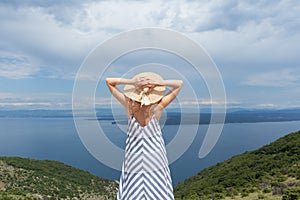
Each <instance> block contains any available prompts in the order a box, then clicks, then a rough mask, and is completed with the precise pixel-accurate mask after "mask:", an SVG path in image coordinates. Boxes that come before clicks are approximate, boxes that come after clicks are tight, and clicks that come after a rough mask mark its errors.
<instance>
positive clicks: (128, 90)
mask: <svg viewBox="0 0 300 200" xmlns="http://www.w3.org/2000/svg"><path fill="white" fill-rule="evenodd" d="M142 77H144V78H149V79H151V80H153V81H158V82H161V81H163V78H162V77H161V76H160V75H158V74H156V73H153V72H143V73H140V74H137V75H136V76H134V77H133V78H132V79H137V78H142ZM165 90H166V87H165V86H156V87H154V88H152V89H151V90H149V88H144V90H142V91H137V90H136V88H135V86H134V85H125V87H124V91H123V93H124V95H125V96H127V97H128V98H130V99H132V100H134V101H138V102H141V105H146V106H147V105H150V104H152V103H155V102H158V101H159V100H161V98H162V97H163V96H164V93H165Z"/></svg>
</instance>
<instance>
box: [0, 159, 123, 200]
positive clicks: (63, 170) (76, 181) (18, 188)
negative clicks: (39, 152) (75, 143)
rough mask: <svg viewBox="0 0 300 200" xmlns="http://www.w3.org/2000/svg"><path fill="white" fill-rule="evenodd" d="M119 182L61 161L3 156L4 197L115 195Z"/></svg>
mask: <svg viewBox="0 0 300 200" xmlns="http://www.w3.org/2000/svg"><path fill="white" fill-rule="evenodd" d="M117 187H118V183H117V182H115V181H110V180H106V179H103V178H99V177H97V176H94V175H92V174H90V173H88V172H86V171H82V170H79V169H76V168H73V167H70V166H68V165H65V164H63V163H61V162H57V161H49V160H32V159H25V158H19V157H0V199H4V200H9V199H18V200H19V199H22V200H23V199H24V200H25V199H26V200H29V199H36V200H39V199H43V200H48V199H49V200H50V199H99V200H102V199H103V200H104V199H105V200H106V199H115V198H116V193H117Z"/></svg>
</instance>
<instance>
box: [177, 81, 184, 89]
mask: <svg viewBox="0 0 300 200" xmlns="http://www.w3.org/2000/svg"><path fill="white" fill-rule="evenodd" d="M182 85H183V81H182V80H178V87H179V88H181V87H182Z"/></svg>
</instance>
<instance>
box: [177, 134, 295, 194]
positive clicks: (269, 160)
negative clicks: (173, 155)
mask: <svg viewBox="0 0 300 200" xmlns="http://www.w3.org/2000/svg"><path fill="white" fill-rule="evenodd" d="M237 177H238V178H237ZM174 192H175V197H176V200H179V199H201V200H202V199H203V200H204V199H205V200H207V199H270V200H275V199H282V200H297V199H300V131H298V132H294V133H290V134H288V135H286V136H284V137H282V138H280V139H278V140H276V141H274V142H272V143H270V144H269V145H265V146H263V147H261V148H259V149H257V150H254V151H249V152H245V153H243V154H240V155H237V156H233V157H232V158H230V159H228V160H226V161H224V162H220V163H218V164H216V165H214V166H211V167H208V168H206V169H204V170H202V171H201V172H199V173H198V174H197V175H195V176H192V177H190V178H188V179H186V180H184V181H183V182H181V183H179V184H178V185H176V186H175V188H174Z"/></svg>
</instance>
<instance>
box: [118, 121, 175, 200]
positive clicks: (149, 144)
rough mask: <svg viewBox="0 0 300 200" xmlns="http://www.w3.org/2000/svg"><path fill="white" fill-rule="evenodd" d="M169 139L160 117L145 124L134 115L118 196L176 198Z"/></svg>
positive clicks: (142, 199)
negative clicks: (165, 140)
mask: <svg viewBox="0 0 300 200" xmlns="http://www.w3.org/2000/svg"><path fill="white" fill-rule="evenodd" d="M166 155H167V154H166V149H165V143H164V140H163V138H162V133H161V129H160V126H159V123H158V121H157V119H156V117H155V116H154V115H153V116H152V118H151V120H150V122H149V123H148V124H147V125H146V126H141V125H140V124H139V122H138V121H137V120H136V118H135V117H134V116H133V115H131V117H130V120H129V124H128V131H127V139H126V148H125V158H124V161H123V166H122V173H121V177H120V184H119V190H118V195H117V199H118V200H173V199H174V196H173V187H172V180H171V176H170V170H169V167H168V160H167V156H166Z"/></svg>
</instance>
